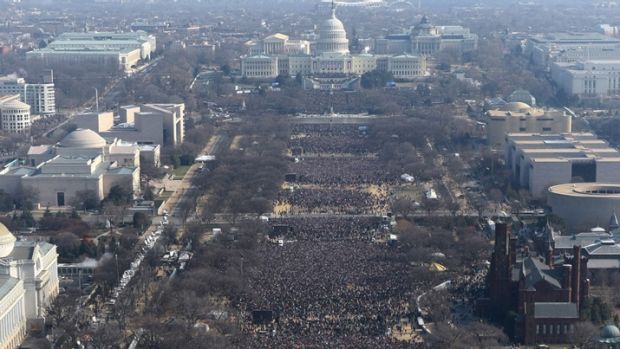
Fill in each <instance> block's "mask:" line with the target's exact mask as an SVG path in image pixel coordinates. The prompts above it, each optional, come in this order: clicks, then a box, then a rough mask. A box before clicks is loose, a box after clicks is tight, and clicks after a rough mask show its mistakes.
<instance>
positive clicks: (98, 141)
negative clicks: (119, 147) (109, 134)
mask: <svg viewBox="0 0 620 349" xmlns="http://www.w3.org/2000/svg"><path fill="white" fill-rule="evenodd" d="M105 145H106V141H105V139H103V137H101V136H100V135H98V134H97V132H95V131H92V130H88V129H82V128H78V129H77V130H75V131H73V132H71V133H69V134H68V135H67V136H65V138H63V139H62V140H61V141H60V143H58V146H59V147H61V148H102V147H105Z"/></svg>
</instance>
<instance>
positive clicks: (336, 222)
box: [272, 216, 383, 241]
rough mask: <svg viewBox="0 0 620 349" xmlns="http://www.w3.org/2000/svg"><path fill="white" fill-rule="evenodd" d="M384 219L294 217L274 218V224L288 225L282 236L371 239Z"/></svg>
mask: <svg viewBox="0 0 620 349" xmlns="http://www.w3.org/2000/svg"><path fill="white" fill-rule="evenodd" d="M382 222H383V219H382V218H381V217H375V216H353V217H351V216H348V217H336V216H332V217H293V218H277V219H272V223H273V224H274V225H280V226H287V227H288V232H286V233H284V234H282V236H281V237H283V238H287V239H294V240H315V241H316V240H322V241H327V240H351V239H355V240H364V241H370V240H372V238H373V236H375V235H376V233H377V232H379V231H380V229H381V224H382Z"/></svg>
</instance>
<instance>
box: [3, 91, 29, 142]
mask: <svg viewBox="0 0 620 349" xmlns="http://www.w3.org/2000/svg"><path fill="white" fill-rule="evenodd" d="M31 125H32V120H31V117H30V106H29V105H28V104H26V103H23V102H21V101H20V100H19V95H15V96H12V97H8V98H7V97H5V98H0V126H1V127H2V130H4V131H6V132H10V133H28V132H30V126H31Z"/></svg>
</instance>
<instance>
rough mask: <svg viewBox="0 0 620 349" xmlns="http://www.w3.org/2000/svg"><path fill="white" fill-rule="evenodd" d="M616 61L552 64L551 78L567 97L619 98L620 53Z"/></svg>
mask: <svg viewBox="0 0 620 349" xmlns="http://www.w3.org/2000/svg"><path fill="white" fill-rule="evenodd" d="M618 58H619V59H617V60H596V61H594V60H590V61H585V62H577V63H552V64H551V78H552V79H553V81H554V82H555V83H556V84H557V85H558V86H559V87H560V88H561V89H562V90H564V92H565V93H566V94H568V95H569V96H574V95H576V96H579V97H582V98H617V97H620V52H618Z"/></svg>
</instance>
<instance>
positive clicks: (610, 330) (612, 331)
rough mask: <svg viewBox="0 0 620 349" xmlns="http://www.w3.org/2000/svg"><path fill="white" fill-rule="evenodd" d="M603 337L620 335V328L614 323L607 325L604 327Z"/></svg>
mask: <svg viewBox="0 0 620 349" xmlns="http://www.w3.org/2000/svg"><path fill="white" fill-rule="evenodd" d="M601 337H602V338H616V337H620V330H619V329H618V327H616V326H614V325H607V326H605V327H603V329H602V330H601Z"/></svg>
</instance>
